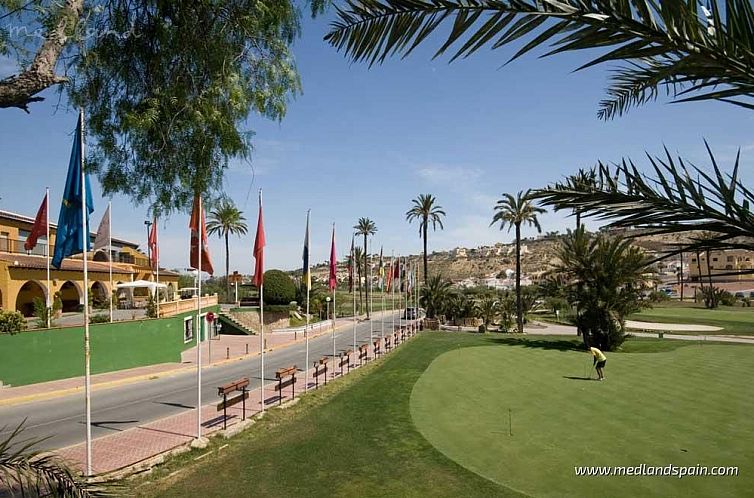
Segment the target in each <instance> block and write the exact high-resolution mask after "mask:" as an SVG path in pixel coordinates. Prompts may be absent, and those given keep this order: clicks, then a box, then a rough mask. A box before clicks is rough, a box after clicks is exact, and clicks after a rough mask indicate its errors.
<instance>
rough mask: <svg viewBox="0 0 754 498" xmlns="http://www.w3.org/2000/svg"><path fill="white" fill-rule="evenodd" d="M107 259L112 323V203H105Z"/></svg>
mask: <svg viewBox="0 0 754 498" xmlns="http://www.w3.org/2000/svg"><path fill="white" fill-rule="evenodd" d="M107 256H108V258H107V260H108V261H109V262H110V265H109V266H110V268H109V273H110V323H113V203H112V201H110V202H108V203H107Z"/></svg>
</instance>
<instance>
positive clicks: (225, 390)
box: [217, 377, 249, 430]
mask: <svg viewBox="0 0 754 498" xmlns="http://www.w3.org/2000/svg"><path fill="white" fill-rule="evenodd" d="M247 387H249V379H248V378H247V377H242V378H240V379H238V380H234V381H233V382H229V383H227V384H224V385H222V386H220V387H218V388H217V395H218V396H222V397H223V400H222V401H221V402H220V403H218V404H217V411H218V412H219V411H220V410H222V412H223V430H225V429H227V428H228V407H229V406H233V405H236V404H238V403H243V407H242V408H243V420H246V400H247V399H248V398H249V392H248V391H247V390H246V388H247ZM236 391H241V394H240V395H239V396H236V397H235V398H230V399H228V395H229V394H231V393H234V392H236Z"/></svg>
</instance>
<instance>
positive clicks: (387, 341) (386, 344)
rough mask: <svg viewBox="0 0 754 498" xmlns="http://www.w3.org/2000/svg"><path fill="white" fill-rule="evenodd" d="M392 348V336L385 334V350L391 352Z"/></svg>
mask: <svg viewBox="0 0 754 498" xmlns="http://www.w3.org/2000/svg"><path fill="white" fill-rule="evenodd" d="M391 348H392V345H391V344H390V336H389V335H386V336H385V352H386V353H389V352H390V349H391Z"/></svg>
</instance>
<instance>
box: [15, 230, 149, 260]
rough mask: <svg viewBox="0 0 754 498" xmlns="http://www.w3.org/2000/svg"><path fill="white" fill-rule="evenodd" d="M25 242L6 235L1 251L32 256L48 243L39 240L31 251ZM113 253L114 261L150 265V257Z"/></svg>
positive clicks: (40, 254) (41, 253)
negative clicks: (26, 247)
mask: <svg viewBox="0 0 754 498" xmlns="http://www.w3.org/2000/svg"><path fill="white" fill-rule="evenodd" d="M25 242H26V239H9V238H5V237H0V253H10V254H29V255H32V256H44V255H45V250H46V248H47V243H45V242H37V245H36V247H34V249H32V250H31V251H27V250H26V249H24V243H25ZM54 250H55V248H54V247H51V248H50V256H52V253H53V251H54ZM113 253H114V257H113V261H115V262H117V263H127V264H131V265H139V266H149V259H147V258H139V257H134V256H133V255H132V254H128V253H123V252H117V251H113ZM89 258H90V259H93V256H92V255H90V256H89Z"/></svg>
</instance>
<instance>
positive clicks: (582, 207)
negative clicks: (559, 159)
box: [534, 148, 754, 274]
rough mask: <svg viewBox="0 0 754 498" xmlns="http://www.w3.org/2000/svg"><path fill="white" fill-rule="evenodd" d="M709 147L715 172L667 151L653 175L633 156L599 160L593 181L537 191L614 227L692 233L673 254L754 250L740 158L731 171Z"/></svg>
mask: <svg viewBox="0 0 754 498" xmlns="http://www.w3.org/2000/svg"><path fill="white" fill-rule="evenodd" d="M707 151H708V154H709V159H710V162H711V166H712V167H711V170H712V173H711V174H710V173H707V172H705V170H703V169H702V168H699V167H696V166H694V165H693V164H687V163H686V162H685V161H684V160H683V159H682V158H675V157H673V156H672V155H671V154H670V153H669V152H668V151H667V150H666V151H665V156H664V157H651V156H649V158H648V160H649V163H650V164H651V166H652V168H653V169H654V175H653V178H652V177H648V176H646V175H645V174H643V173H642V172H641V171H639V169H638V168H637V166H636V165H635V164H634V163H633V162H632V161H630V160H624V161H622V162H621V163H620V164H616V165H613V166H610V165H606V164H603V163H599V165H598V167H597V171H596V178H595V183H594V184H593V185H587V184H572V183H569V182H564V183H560V184H556V185H553V186H551V187H549V188H546V189H543V190H539V191H537V192H536V193H535V194H534V195H535V196H536V197H537V198H539V199H540V200H541V201H542V202H543V203H544V204H548V205H553V206H555V207H556V209H573V210H577V211H581V212H583V213H586V214H585V216H593V217H596V218H597V219H602V220H611V222H610V226H613V227H621V228H644V229H646V231H644V232H642V233H643V234H646V233H648V232H649V233H656V234H662V233H683V232H688V233H689V234H691V236H690V237H689V238H690V242H689V243H684V244H680V243H679V244H678V245H677V246H676V248H675V250H671V251H668V253H666V255H665V256H667V257H669V256H671V255H674V254H677V253H680V252H681V251H692V252H693V251H700V250H706V249H753V248H754V239H753V237H754V216H752V213H751V209H750V207H751V204H752V203H753V202H754V193H752V191H751V190H750V189H748V188H747V187H746V186H744V185H743V184H742V183H741V181H740V180H739V178H738V170H739V159H738V157H737V158H736V160H735V163H734V165H733V169H732V172H731V173H729V174H726V173H723V172H722V171H721V170H720V168H719V166H718V164H717V161H716V160H715V158H714V156H713V154H712V152H711V151H710V150H709V148H708V149H707ZM694 234H696V235H694ZM742 271H745V270H742ZM742 271H735V272H731V274H733V273H740V272H742Z"/></svg>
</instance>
